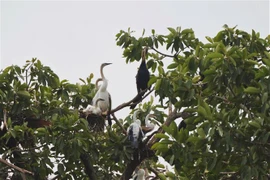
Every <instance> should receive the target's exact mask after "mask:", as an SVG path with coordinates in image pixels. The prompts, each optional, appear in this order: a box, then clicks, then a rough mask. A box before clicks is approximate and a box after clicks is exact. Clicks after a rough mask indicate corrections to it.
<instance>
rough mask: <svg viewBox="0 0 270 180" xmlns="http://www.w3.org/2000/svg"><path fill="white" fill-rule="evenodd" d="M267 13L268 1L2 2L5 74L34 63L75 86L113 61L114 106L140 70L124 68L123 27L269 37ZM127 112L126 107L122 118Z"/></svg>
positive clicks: (131, 90)
mask: <svg viewBox="0 0 270 180" xmlns="http://www.w3.org/2000/svg"><path fill="white" fill-rule="evenodd" d="M269 8H270V7H269V1H171V2H170V1H166V2H165V1H129V2H124V1H102V2H97V1H79V2H77V1H35V2H34V1H1V52H0V53H1V59H0V69H3V68H5V67H7V66H9V65H12V64H16V65H20V66H22V65H24V63H25V61H26V60H28V59H31V58H32V57H37V58H38V59H40V60H41V62H42V63H43V64H44V65H47V66H50V67H51V68H52V69H53V70H54V72H55V73H56V74H58V75H59V77H60V78H61V79H68V80H69V81H70V82H72V83H76V82H79V78H83V79H85V78H86V77H87V76H88V75H89V74H90V73H94V74H95V79H96V78H97V77H99V76H100V74H99V66H100V64H101V63H103V62H112V63H113V65H111V66H108V67H106V68H105V76H106V77H107V79H108V80H109V87H108V89H109V92H110V93H111V95H112V100H113V107H116V106H118V105H119V104H121V103H123V102H126V101H129V100H130V99H131V98H132V97H134V96H135V95H136V84H135V75H136V73H137V67H138V66H139V62H135V63H133V64H125V60H124V59H123V57H122V49H121V48H120V47H118V46H116V41H115V35H116V34H117V33H118V32H119V31H120V30H121V29H122V30H127V29H128V27H130V28H131V30H135V31H136V32H137V34H138V35H140V34H141V33H142V30H143V28H145V30H146V35H147V34H150V33H151V29H155V30H156V33H158V34H165V33H167V27H174V28H175V27H177V26H181V27H182V28H192V29H193V30H194V31H195V34H196V36H197V37H198V38H200V40H204V39H205V38H204V37H205V36H211V37H213V36H214V35H215V34H216V33H217V32H218V31H220V30H222V26H223V25H224V24H228V25H229V26H230V27H233V26H235V25H238V28H239V29H242V30H245V31H247V32H251V30H252V29H254V30H255V31H258V32H260V33H261V36H262V37H266V36H267V35H268V34H270V33H269ZM127 113H129V110H128V109H127V108H126V109H125V110H123V111H121V112H120V114H118V115H119V116H120V117H121V116H122V117H125V116H126V115H127ZM120 117H119V118H120Z"/></svg>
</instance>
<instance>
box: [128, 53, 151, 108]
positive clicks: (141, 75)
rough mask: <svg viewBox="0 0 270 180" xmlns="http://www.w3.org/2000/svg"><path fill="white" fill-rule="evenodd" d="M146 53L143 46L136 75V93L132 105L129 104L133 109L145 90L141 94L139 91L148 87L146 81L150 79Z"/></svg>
mask: <svg viewBox="0 0 270 180" xmlns="http://www.w3.org/2000/svg"><path fill="white" fill-rule="evenodd" d="M146 53H147V48H145V49H144V50H143V51H142V62H141V65H140V67H139V70H138V72H137V75H136V85H137V92H138V95H137V96H136V97H135V99H134V100H133V105H131V106H130V109H134V108H135V107H136V105H137V104H138V103H139V102H140V101H141V100H142V97H143V95H144V93H145V92H144V93H142V94H140V93H141V92H142V91H145V90H146V89H147V88H148V81H149V79H150V73H149V71H148V69H147V66H146V63H145V56H146Z"/></svg>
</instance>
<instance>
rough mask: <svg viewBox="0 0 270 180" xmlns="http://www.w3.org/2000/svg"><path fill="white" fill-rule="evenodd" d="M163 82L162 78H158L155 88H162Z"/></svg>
mask: <svg viewBox="0 0 270 180" xmlns="http://www.w3.org/2000/svg"><path fill="white" fill-rule="evenodd" d="M161 82H162V79H158V80H157V82H156V85H155V90H156V91H157V90H159V88H160V85H161Z"/></svg>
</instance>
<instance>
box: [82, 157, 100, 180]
mask: <svg viewBox="0 0 270 180" xmlns="http://www.w3.org/2000/svg"><path fill="white" fill-rule="evenodd" d="M80 159H81V161H82V163H83V165H84V167H85V173H86V174H87V176H88V177H89V179H90V180H96V179H97V177H96V174H95V171H94V168H93V166H92V164H91V162H90V157H89V155H88V154H87V153H82V154H81V155H80Z"/></svg>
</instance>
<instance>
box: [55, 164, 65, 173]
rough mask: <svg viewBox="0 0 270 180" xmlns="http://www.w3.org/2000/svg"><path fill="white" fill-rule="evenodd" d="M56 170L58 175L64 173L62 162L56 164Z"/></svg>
mask: <svg viewBox="0 0 270 180" xmlns="http://www.w3.org/2000/svg"><path fill="white" fill-rule="evenodd" d="M57 170H58V172H59V174H60V175H64V174H65V168H64V165H63V164H58V166H57Z"/></svg>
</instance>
